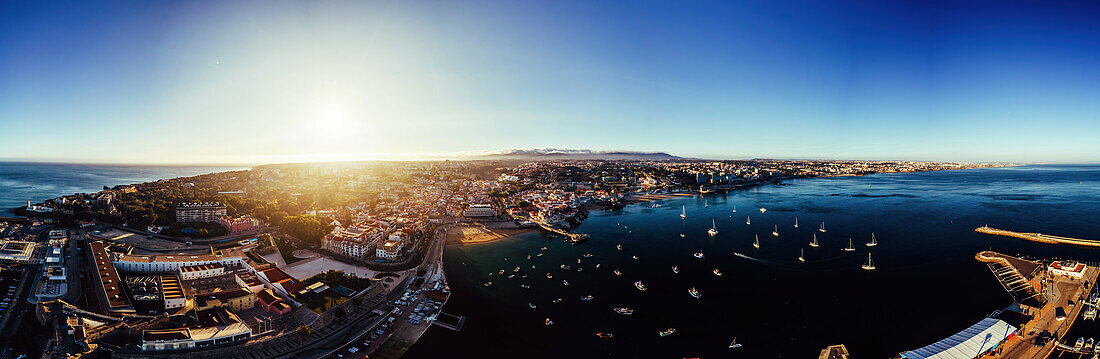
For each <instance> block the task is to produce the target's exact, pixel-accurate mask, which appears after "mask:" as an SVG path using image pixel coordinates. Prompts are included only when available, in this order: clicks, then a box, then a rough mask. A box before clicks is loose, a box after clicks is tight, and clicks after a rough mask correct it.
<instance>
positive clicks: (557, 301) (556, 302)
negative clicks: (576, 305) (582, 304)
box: [551, 298, 562, 304]
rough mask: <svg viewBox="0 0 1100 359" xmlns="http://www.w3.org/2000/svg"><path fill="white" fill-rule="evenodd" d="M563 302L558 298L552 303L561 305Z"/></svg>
mask: <svg viewBox="0 0 1100 359" xmlns="http://www.w3.org/2000/svg"><path fill="white" fill-rule="evenodd" d="M561 301H562V299H561V298H557V299H554V301H553V302H551V303H554V304H558V303H561Z"/></svg>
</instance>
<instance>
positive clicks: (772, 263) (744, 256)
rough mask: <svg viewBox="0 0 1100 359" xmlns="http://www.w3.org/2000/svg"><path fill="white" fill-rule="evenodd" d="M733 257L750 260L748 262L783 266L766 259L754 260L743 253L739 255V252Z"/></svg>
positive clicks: (734, 253)
mask: <svg viewBox="0 0 1100 359" xmlns="http://www.w3.org/2000/svg"><path fill="white" fill-rule="evenodd" d="M733 255H735V256H738V257H741V258H745V259H748V260H750V261H754V262H760V263H766V264H771V265H782V264H780V263H777V262H772V261H769V260H764V259H760V258H753V257H749V256H746V255H744V254H741V253H737V252H733Z"/></svg>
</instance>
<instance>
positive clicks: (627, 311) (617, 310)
mask: <svg viewBox="0 0 1100 359" xmlns="http://www.w3.org/2000/svg"><path fill="white" fill-rule="evenodd" d="M615 313H619V314H622V315H631V314H634V309H630V308H627V307H620V308H615Z"/></svg>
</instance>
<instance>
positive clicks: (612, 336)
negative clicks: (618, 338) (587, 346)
mask: <svg viewBox="0 0 1100 359" xmlns="http://www.w3.org/2000/svg"><path fill="white" fill-rule="evenodd" d="M596 336H597V337H600V338H603V339H611V338H614V337H615V334H611V333H596Z"/></svg>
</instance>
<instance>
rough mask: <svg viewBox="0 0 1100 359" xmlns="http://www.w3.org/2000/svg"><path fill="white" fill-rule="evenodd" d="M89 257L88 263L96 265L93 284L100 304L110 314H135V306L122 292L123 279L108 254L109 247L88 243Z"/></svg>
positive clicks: (102, 244)
mask: <svg viewBox="0 0 1100 359" xmlns="http://www.w3.org/2000/svg"><path fill="white" fill-rule="evenodd" d="M88 255H89V256H90V257H91V258H89V260H88V263H94V265H95V267H94V268H92V270H93V271H94V272H92V273H91V274H92V276H93V277H94V278H93V279H92V282H93V283H94V284H95V289H96V294H97V298H98V302H99V303H101V304H102V305H103V308H104V310H106V312H107V313H110V314H117V313H134V312H135V311H134V306H133V305H132V304H130V300H129V299H127V298H126V295H125V294H124V293H123V292H122V287H121V285H122V284H121V283H122V277H121V276H119V275H118V269H116V268H115V266H113V265H111V259H110V255H109V254H108V253H107V245H106V244H104V243H99V242H94V243H88Z"/></svg>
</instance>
